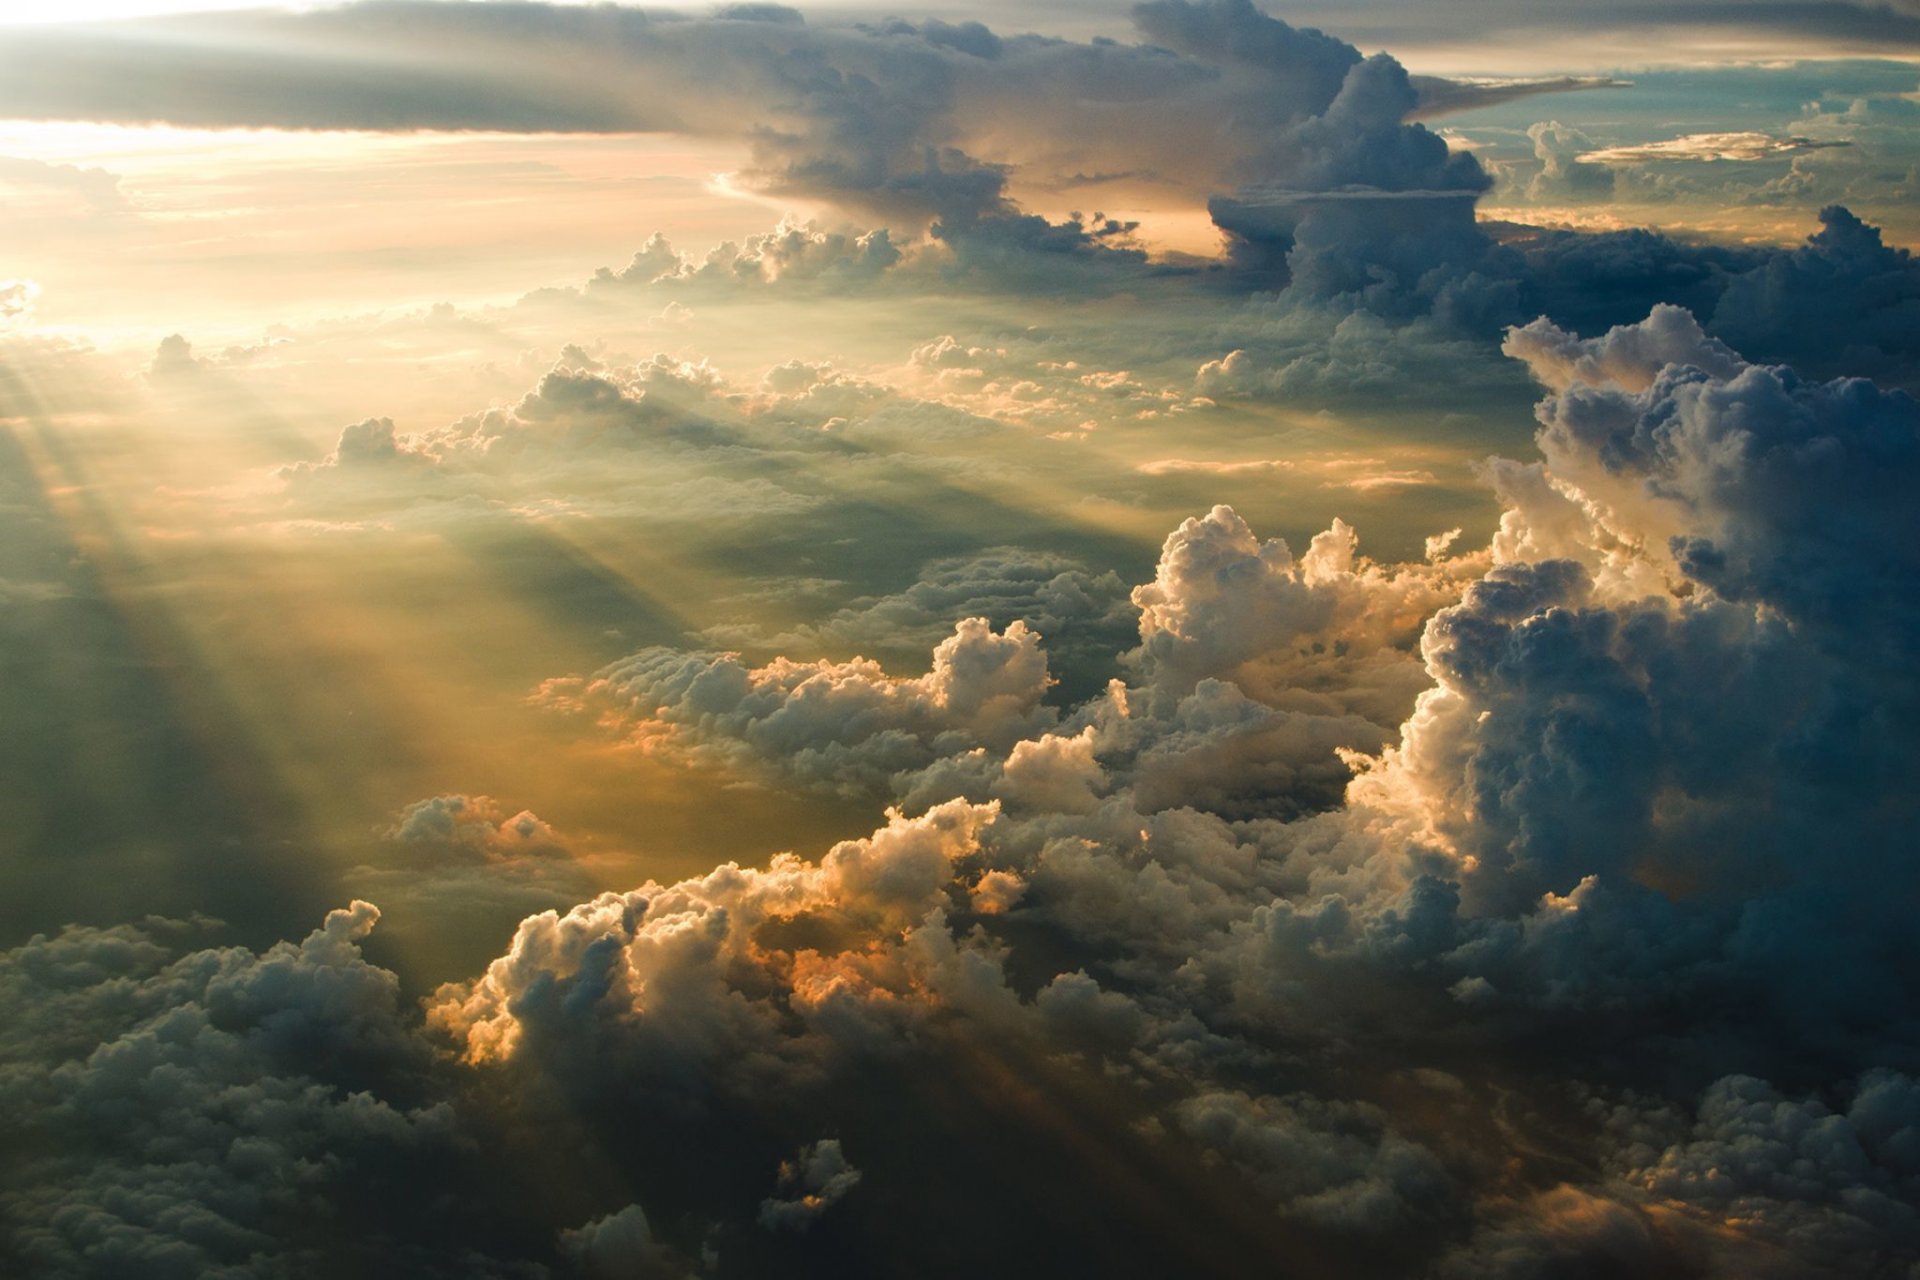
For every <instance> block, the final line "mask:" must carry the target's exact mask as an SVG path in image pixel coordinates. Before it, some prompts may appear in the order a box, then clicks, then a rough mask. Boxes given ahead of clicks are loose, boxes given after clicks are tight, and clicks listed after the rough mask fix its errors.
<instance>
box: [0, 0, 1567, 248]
mask: <svg viewBox="0 0 1920 1280" xmlns="http://www.w3.org/2000/svg"><path fill="white" fill-rule="evenodd" d="M763 10H766V11H763ZM795 17H797V15H792V14H790V13H789V12H787V11H779V12H777V13H776V12H773V11H772V10H770V9H768V7H765V6H747V7H746V8H745V9H730V10H722V11H721V12H720V13H719V14H718V15H717V16H715V17H712V18H697V19H696V18H682V17H677V16H674V15H670V14H669V15H648V14H643V13H641V12H639V11H637V10H623V9H617V8H613V7H600V8H581V7H566V6H550V5H537V4H521V3H505V4H488V5H479V6H474V5H443V4H428V3H410V2H408V0H385V2H381V3H368V4H360V5H350V6H346V7H343V8H338V9H327V10H321V11H317V12H313V13H308V14H301V15H273V14H264V13H263V14H245V15H220V16H211V15H210V16H204V17H186V18H177V19H167V20H154V21H150V22H146V23H129V24H121V25H117V26H107V27H91V28H73V29H57V28H46V29H30V30H19V31H14V32H9V33H8V34H7V35H6V36H5V37H4V38H3V39H0V58H4V60H5V64H6V66H7V68H8V71H9V74H8V75H7V76H6V78H5V81H4V85H5V87H4V89H0V111H4V112H5V113H7V114H11V115H16V116H20V117H25V118H35V119H89V120H114V121H126V122H148V121H164V122H168V123H175V124H188V125H214V126H229V127H237V126H252V127H261V126H272V127H291V128H371V129H504V130H518V131H528V130H535V131H537V130H588V131H600V132H620V131H632V130H665V131H675V132H685V133H692V134H698V135H701V136H706V137H713V138H722V139H730V140H739V141H744V142H750V143H751V144H752V146H753V149H754V154H755V173H754V175H753V176H754V179H755V181H757V182H758V183H759V185H761V186H762V187H764V188H766V189H768V190H771V191H774V192H781V193H790V194H796V195H808V196H814V197H824V198H827V199H830V200H833V201H835V202H837V203H840V204H842V205H845V206H848V207H851V208H856V209H859V210H862V211H864V212H867V213H870V214H877V215H879V216H880V217H882V218H887V219H895V220H900V221H905V222H913V221H916V220H917V221H921V222H925V221H928V220H932V221H935V222H937V223H939V224H940V225H941V226H942V227H944V228H945V229H946V232H947V233H948V234H949V236H952V237H971V236H974V235H976V234H984V235H987V236H988V237H989V238H990V239H1007V238H1012V239H1014V240H1015V241H1017V242H1019V243H1020V245H1021V246H1022V247H1024V248H1025V249H1028V250H1034V249H1039V250H1043V251H1049V252H1059V251H1063V250H1065V251H1074V250H1078V249H1081V248H1085V247H1087V246H1089V245H1090V244H1091V243H1093V242H1094V240H1096V239H1097V237H1096V235H1095V231H1096V230H1097V228H1080V229H1078V230H1075V231H1067V230H1064V229H1062V228H1061V227H1059V226H1049V225H1048V224H1047V223H1045V222H1043V221H1040V220H1038V219H1030V218H1022V217H1020V216H1018V214H1017V210H1016V209H1015V206H1014V205H1013V203H1012V201H1011V200H1010V198H1009V195H1008V184H1009V181H1010V179H1018V180H1022V181H1029V182H1037V183H1040V184H1041V185H1043V186H1044V185H1046V184H1048V183H1050V182H1053V183H1059V182H1066V181H1068V180H1069V175H1070V174H1080V173H1085V172H1087V171H1088V170H1089V168H1091V169H1093V170H1096V171H1106V172H1121V171H1126V170H1134V169H1141V168H1145V169H1150V170H1151V171H1153V172H1154V173H1155V174H1156V175H1157V176H1158V177H1159V179H1160V180H1162V181H1167V182H1172V183H1174V184H1175V185H1176V186H1178V187H1180V188H1183V189H1184V190H1186V191H1187V192H1188V193H1189V194H1190V195H1191V196H1193V197H1194V198H1196V199H1197V198H1199V197H1203V196H1205V195H1206V194H1208V193H1210V192H1214V191H1219V190H1223V189H1227V188H1230V187H1233V186H1236V185H1239V184H1243V183H1249V182H1278V183H1281V184H1283V185H1286V186H1288V187H1289V188H1293V189H1304V190H1318V189H1323V188H1324V187H1325V186H1327V185H1328V184H1347V183H1356V182H1357V183H1368V184H1382V185H1386V186H1388V187H1391V188H1393V189H1409V188H1412V187H1437V188H1441V189H1462V190H1474V189H1478V188H1479V187H1480V186H1481V185H1484V184H1483V183H1482V181H1481V179H1480V177H1479V176H1478V173H1477V169H1476V166H1475V165H1474V162H1473V161H1472V160H1471V159H1470V158H1468V157H1464V156H1453V157H1451V158H1449V157H1448V156H1447V152H1446V148H1445V146H1444V144H1442V143H1440V142H1439V140H1438V139H1436V138H1434V137H1433V136H1432V135H1431V134H1429V133H1428V132H1427V131H1426V130H1425V129H1424V128H1421V127H1419V126H1416V125H1410V124H1407V123H1406V121H1407V119H1408V118H1409V117H1410V116H1411V115H1412V114H1413V113H1415V112H1416V110H1418V109H1419V108H1420V107H1421V105H1422V98H1423V92H1424V94H1425V96H1426V98H1427V99H1428V100H1429V103H1431V102H1435V101H1440V100H1445V101H1446V102H1447V103H1449V104H1450V105H1454V106H1458V105H1465V104H1468V103H1471V102H1474V101H1478V100H1480V98H1482V97H1485V96H1487V94H1494V95H1495V96H1503V95H1510V94H1511V93H1513V92H1515V90H1514V88H1513V87H1512V86H1505V87H1502V88H1500V89H1499V90H1498V91H1497V92H1496V91H1493V90H1488V91H1485V92H1484V93H1483V92H1482V91H1481V90H1479V89H1477V88H1476V87H1475V86H1470V85H1461V84H1449V83H1445V82H1437V81H1432V80H1428V81H1423V82H1422V86H1424V88H1423V87H1418V86H1416V85H1415V84H1414V83H1413V82H1412V81H1411V80H1410V79H1409V78H1408V77H1407V76H1406V74H1405V72H1404V71H1403V70H1401V69H1400V68H1399V66H1398V64H1395V63H1393V62H1392V61H1391V59H1387V58H1385V57H1383V56H1375V57H1374V58H1371V59H1362V58H1361V56H1360V54H1359V53H1358V52H1357V51H1356V50H1355V49H1353V48H1352V47H1351V46H1350V45H1347V44H1345V43H1344V42H1342V41H1340V40H1337V39H1334V38H1332V37H1329V36H1326V35H1322V34H1321V33H1319V32H1315V31H1304V30H1297V29H1295V28H1293V27H1291V26H1288V25H1287V24H1285V23H1282V22H1279V21H1277V20H1275V19H1273V18H1270V17H1268V16H1266V15H1265V14H1263V13H1261V12H1260V11H1259V10H1257V9H1255V8H1254V7H1253V6H1252V5H1251V4H1250V3H1248V0H1199V2H1196V0H1158V2H1157V3H1154V4H1149V5H1144V6H1141V8H1140V9H1139V10H1138V11H1137V15H1136V17H1137V21H1138V23H1139V25H1140V29H1141V31H1142V34H1143V35H1144V36H1145V37H1146V38H1147V40H1148V41H1149V43H1146V44H1140V45H1123V44H1117V43H1113V42H1111V41H1109V42H1103V43H1098V44H1077V43H1071V42H1066V41H1061V40H1055V39H1047V38H1041V37H1036V36H1019V37H1010V38H1002V37H999V36H996V35H994V34H993V33H991V32H989V31H987V30H986V29H985V28H984V27H981V26H979V25H978V24H974V23H968V24H961V25H959V26H952V25H948V24H945V23H941V22H929V23H926V24H923V25H919V26H916V25H913V24H910V23H904V22H898V21H889V22H886V23H881V24H878V25H871V26H859V27H854V26H816V25H811V24H808V23H806V22H804V21H796V20H794V19H795ZM1549 87H1557V88H1565V87H1567V85H1566V83H1565V82H1559V83H1557V84H1555V85H1551V86H1549ZM1110 161H1111V163H1109V162H1110Z"/></svg>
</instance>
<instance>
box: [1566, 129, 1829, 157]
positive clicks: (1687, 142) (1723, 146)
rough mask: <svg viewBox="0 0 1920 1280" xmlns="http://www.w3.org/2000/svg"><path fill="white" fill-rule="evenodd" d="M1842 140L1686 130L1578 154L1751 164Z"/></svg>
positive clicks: (1745, 132)
mask: <svg viewBox="0 0 1920 1280" xmlns="http://www.w3.org/2000/svg"><path fill="white" fill-rule="evenodd" d="M1846 145H1848V144H1847V143H1845V142H1817V141H1815V140H1814V139H1812V138H1797V137H1788V138H1777V137H1775V136H1773V135H1772V134H1770V133H1755V132H1751V131H1743V132H1740V133H1689V134H1686V135H1684V136H1683V137H1678V138H1668V139H1666V140H1664V141H1661V142H1643V143H1638V144H1633V145H1626V146H1616V147H1596V148H1593V149H1592V150H1590V151H1587V152H1586V153H1585V154H1584V155H1582V156H1581V160H1582V161H1583V162H1585V163H1587V164H1600V165H1631V164H1651V163H1655V162H1658V161H1662V160H1695V161H1715V160H1722V161H1734V162H1743V163H1751V162H1754V161H1758V160H1774V159H1778V158H1779V157H1781V156H1791V155H1798V154H1799V153H1801V152H1803V151H1817V150H1820V149H1822V148H1826V147H1844V146H1846Z"/></svg>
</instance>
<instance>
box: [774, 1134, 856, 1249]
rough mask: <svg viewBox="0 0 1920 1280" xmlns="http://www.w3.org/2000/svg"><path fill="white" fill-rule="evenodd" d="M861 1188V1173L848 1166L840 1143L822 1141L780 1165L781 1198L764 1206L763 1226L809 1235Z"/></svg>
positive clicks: (823, 1139) (827, 1139)
mask: <svg viewBox="0 0 1920 1280" xmlns="http://www.w3.org/2000/svg"><path fill="white" fill-rule="evenodd" d="M858 1185H860V1171H859V1170H858V1169H856V1168H854V1167H853V1166H852V1165H851V1164H849V1163H847V1158H846V1156H845V1155H843V1154H842V1153H841V1151H840V1143H839V1142H838V1141H837V1140H835V1139H833V1138H822V1139H821V1140H820V1141H818V1142H816V1143H814V1144H812V1145H811V1146H806V1147H802V1148H801V1149H800V1154H799V1155H797V1156H795V1157H794V1158H793V1159H792V1160H790V1161H782V1162H781V1164H780V1185H779V1191H780V1193H781V1194H779V1195H773V1196H769V1197H767V1198H766V1199H765V1200H762V1201H761V1202H760V1225H761V1226H763V1227H767V1228H769V1229H771V1230H775V1231H780V1230H786V1231H805V1230H806V1229H807V1228H808V1227H809V1226H811V1225H812V1224H813V1220H814V1219H815V1218H818V1217H819V1216H820V1215H821V1214H823V1213H825V1212H826V1211H827V1210H828V1209H831V1208H832V1207H833V1206H834V1205H835V1204H837V1203H838V1202H839V1201H840V1199H841V1197H843V1196H845V1195H846V1194H847V1192H849V1191H851V1190H853V1189H854V1188H855V1187H856V1186H858Z"/></svg>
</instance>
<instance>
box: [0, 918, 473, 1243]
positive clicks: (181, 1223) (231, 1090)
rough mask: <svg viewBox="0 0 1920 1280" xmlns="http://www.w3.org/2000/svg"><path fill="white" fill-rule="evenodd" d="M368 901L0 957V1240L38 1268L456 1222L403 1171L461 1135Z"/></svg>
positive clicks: (447, 1152) (409, 1235)
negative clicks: (252, 930)
mask: <svg viewBox="0 0 1920 1280" xmlns="http://www.w3.org/2000/svg"><path fill="white" fill-rule="evenodd" d="M378 916H379V913H378V911H377V910H375V909H374V908H373V907H371V906H370V905H368V904H367V903H364V902H355V903H354V904H352V905H351V906H350V907H348V908H345V909H342V910H338V911H335V912H332V913H330V914H329V915H328V916H327V918H326V921H325V922H324V923H323V924H322V926H321V927H320V928H319V929H316V930H315V931H314V932H313V933H312V934H310V935H309V936H308V937H307V938H306V939H305V940H303V941H302V942H300V943H298V944H293V943H284V942H283V943H279V944H276V945H275V946H273V947H271V948H269V949H268V950H266V951H264V952H261V953H258V954H256V953H253V952H249V951H245V950H242V949H237V948H226V949H215V950H204V951H191V950H187V951H183V950H181V949H180V945H179V944H180V942H181V941H182V940H183V939H184V938H186V937H190V936H191V931H190V930H182V929H181V928H180V927H178V926H172V925H168V924H166V923H165V922H151V923H149V924H147V925H126V926H119V927H116V928H110V929H92V928H84V927H75V928H71V929H68V930H66V931H63V932H62V933H60V934H58V935H56V936H53V937H46V936H40V937H36V938H34V939H33V940H32V941H30V942H28V943H27V944H25V945H24V946H22V947H20V948H17V949H15V950H13V951H11V952H7V953H5V954H4V956H0V1002H4V1006H5V1008H6V1011H7V1031H6V1035H5V1049H4V1052H5V1057H6V1061H7V1064H8V1066H7V1070H6V1072H5V1074H4V1077H0V1079H4V1084H0V1092H4V1094H5V1096H6V1099H7V1101H6V1110H7V1113H8V1115H9V1117H10V1119H9V1121H8V1129H9V1131H10V1136H9V1141H8V1142H7V1144H6V1152H7V1154H6V1155H5V1156H4V1157H0V1167H3V1168H4V1177H0V1188H3V1190H0V1216H3V1217H4V1220H5V1222H6V1224H7V1234H6V1236H5V1237H4V1253H3V1254H0V1256H5V1257H7V1258H8V1259H9V1260H10V1264H11V1265H14V1266H19V1267H22V1268H23V1269H25V1270H27V1271H30V1272H32V1273H35V1274H45V1275H91V1274H101V1273H103V1272H107V1271H124V1272H127V1273H137V1274H143V1275H189V1274H201V1275H212V1274H230V1275H242V1274H271V1273H280V1272H287V1271H292V1270H296V1269H301V1268H304V1267H307V1266H313V1265H322V1266H329V1265H335V1264H339V1265H351V1263H350V1262H349V1259H350V1258H351V1257H352V1256H353V1254H354V1253H355V1252H356V1251H357V1250H361V1249H365V1250H372V1251H374V1252H375V1253H379V1252H385V1251H390V1250H402V1251H404V1250H409V1249H411V1248H413V1247H414V1245H415V1243H416V1242H417V1241H419V1240H420V1239H422V1238H424V1237H426V1236H428V1235H430V1234H431V1233H433V1232H435V1231H438V1230H443V1229H445V1228H447V1227H449V1226H456V1225H462V1226H464V1225H471V1224H461V1223H459V1222H458V1220H459V1219H460V1218H461V1216H462V1215H461V1214H460V1213H459V1211H458V1210H457V1208H454V1207H452V1206H447V1205H440V1206H438V1207H435V1206H430V1205H428V1204H426V1203H424V1202H422V1201H421V1200H420V1199H419V1198H418V1197H416V1196H413V1195H411V1194H408V1193H407V1192H406V1190H405V1188H407V1187H408V1186H409V1185H415V1186H417V1185H418V1184H417V1182H415V1181H413V1180H415V1179H419V1178H432V1177H437V1176H441V1174H442V1173H443V1171H444V1168H445V1166H446V1165H447V1163H448V1162H449V1161H451V1160H454V1159H456V1158H457V1157H458V1155H459V1153H460V1150H461V1144H462V1143H463V1142H464V1141H465V1139H464V1137H463V1136H462V1131H461V1128H460V1125H459V1122H458V1120H457V1119H456V1117H455V1114H454V1111H453V1110H452V1108H451V1107H450V1106H448V1105H447V1104H446V1102H445V1101H444V1100H442V1099H438V1098H436V1097H435V1092H436V1091H435V1090H434V1089H432V1087H431V1086H430V1085H429V1083H428V1081H429V1077H430V1069H431V1061H432V1059H431V1055H430V1053H429V1051H428V1049H427V1047H426V1045H425V1044H424V1043H423V1042H421V1041H420V1040H418V1039H417V1038H416V1037H415V1036H414V1034H413V1032H412V1029H411V1026H410V1025H409V1020H408V1016H407V1011H406V1010H405V1009H404V1007H403V1004H402V1001H401V1000H400V996H399V989H398V982H397V980H396V979H395V977H394V975H393V974H391V973H389V972H387V971H386V970H383V969H379V968H376V967H374V966H372V965H370V964H368V963H366V962H365V961H364V960H363V959H362V958H361V956H360V953H359V949H358V942H359V940H360V939H362V938H363V937H365V935H366V934H367V932H368V931H369V930H371V929H372V927H373V924H374V922H375V920H376V919H377V918H378ZM450 1210H451V1212H450ZM317 1224H324V1225H322V1226H321V1229H319V1230H315V1229H314V1228H315V1227H316V1225H317ZM485 1235H486V1232H485V1231H484V1229H481V1230H479V1231H477V1232H476V1233H475V1234H474V1235H473V1237H472V1239H473V1241H474V1242H475V1244H479V1243H480V1242H481V1241H482V1240H483V1239H484V1237H485ZM355 1242H359V1243H357V1244H356V1243H355Z"/></svg>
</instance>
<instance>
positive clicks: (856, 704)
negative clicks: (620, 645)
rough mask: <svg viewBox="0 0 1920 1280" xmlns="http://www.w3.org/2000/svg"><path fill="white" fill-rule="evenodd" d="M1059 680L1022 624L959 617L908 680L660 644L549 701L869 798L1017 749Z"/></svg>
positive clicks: (1040, 720)
mask: <svg viewBox="0 0 1920 1280" xmlns="http://www.w3.org/2000/svg"><path fill="white" fill-rule="evenodd" d="M1051 683H1052V677H1051V676H1050V675H1049V674H1048V670H1047V658H1046V654H1045V653H1044V652H1043V651H1042V649H1041V648H1040V642H1039V637H1038V635H1037V634H1035V633H1034V632H1033V631H1031V630H1030V629H1029V628H1028V627H1027V625H1026V624H1025V623H1024V622H1021V621H1017V620H1016V621H1014V622H1012V623H1009V624H1008V625H1007V628H1006V630H1005V631H1003V632H996V631H994V630H993V628H992V625H991V624H990V623H989V622H988V621H987V619H985V618H966V619H962V620H961V621H960V622H959V623H958V624H957V625H956V626H955V627H954V629H953V633H952V634H951V635H949V636H948V637H947V638H946V639H945V640H943V641H941V642H940V644H939V645H937V646H936V647H935V648H934V651H933V666H932V669H931V670H930V671H928V672H927V674H926V675H923V676H919V677H916V678H912V679H907V678H902V677H895V676H889V675H888V674H887V673H886V672H885V670H883V669H882V668H881V667H880V666H879V664H877V663H875V662H872V661H869V660H867V659H864V658H855V659H853V660H851V661H848V662H829V661H826V660H821V661H818V662H811V663H807V662H793V661H789V660H787V659H785V658H781V659H777V660H775V661H774V662H772V663H770V664H768V665H767V666H764V667H748V666H746V665H745V664H744V663H742V662H741V661H740V659H739V658H738V657H737V656H735V655H732V654H708V653H688V652H685V651H681V650H674V649H664V648H655V649H648V650H644V651H642V652H640V653H637V654H634V655H633V656H632V657H630V658H627V659H625V660H623V661H621V662H617V663H615V664H613V665H612V666H610V667H607V668H606V669H604V670H602V671H600V672H598V673H597V674H595V675H594V676H593V677H592V678H591V679H590V680H587V681H584V682H580V683H579V684H578V685H577V691H576V686H575V685H572V684H569V685H565V686H560V685H555V686H551V687H550V694H549V696H550V697H553V696H560V697H565V698H567V699H577V700H578V702H579V703H581V704H583V705H585V706H589V707H597V708H604V709H605V711H604V712H603V723H604V722H606V717H607V716H609V715H610V716H611V717H612V723H614V724H615V725H616V726H617V727H618V729H619V730H620V732H621V733H622V734H623V735H625V736H626V737H627V738H628V739H629V740H631V741H633V742H634V743H636V744H639V745H641V746H643V747H644V748H645V749H647V750H651V751H665V752H671V753H676V754H684V755H686V756H688V757H690V758H692V759H695V760H706V761H710V762H711V763H714V764H716V765H720V764H731V765H733V766H734V767H737V768H745V769H748V770H750V771H751V770H762V771H766V772H768V773H771V774H772V776H774V777H778V778H781V779H784V780H787V781H789V782H791V783H794V784H797V785H801V786H810V787H820V788H824V789H828V790H835V791H841V792H844V793H847V794H854V795H858V794H870V793H872V792H874V791H876V790H881V789H884V787H885V785H886V783H887V780H888V779H890V778H892V777H893V776H894V775H896V774H900V773H904V772H907V771H909V770H913V769H918V768H923V767H925V766H926V765H927V764H929V763H931V762H932V761H933V760H935V759H938V758H939V757H941V756H944V755H952V754H956V753H958V752H962V751H966V750H969V749H971V748H972V747H974V746H979V745H991V746H995V747H998V748H1000V749H1006V748H1008V747H1011V746H1012V744H1013V743H1014V742H1016V741H1018V740H1019V739H1020V738H1022V737H1024V736H1026V735H1027V734H1029V733H1032V732H1034V731H1036V730H1038V729H1041V728H1044V727H1045V726H1047V725H1049V724H1051V723H1052V721H1053V718H1054V712H1053V710H1052V709H1051V708H1049V707H1046V706H1043V705H1042V703H1041V698H1042V697H1043V696H1044V695H1045V693H1046V691H1047V688H1048V686H1049V685H1050V684H1051Z"/></svg>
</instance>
